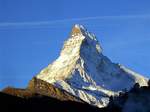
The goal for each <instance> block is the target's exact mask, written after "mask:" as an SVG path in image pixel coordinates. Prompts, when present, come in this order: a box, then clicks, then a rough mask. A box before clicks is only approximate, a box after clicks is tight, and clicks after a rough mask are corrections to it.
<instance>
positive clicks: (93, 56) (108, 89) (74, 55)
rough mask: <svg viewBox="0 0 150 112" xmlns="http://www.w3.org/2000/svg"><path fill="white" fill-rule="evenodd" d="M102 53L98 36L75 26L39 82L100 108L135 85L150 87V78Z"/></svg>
mask: <svg viewBox="0 0 150 112" xmlns="http://www.w3.org/2000/svg"><path fill="white" fill-rule="evenodd" d="M102 51H103V50H102V47H101V45H100V44H99V42H98V40H97V39H96V36H95V35H94V34H92V33H90V32H88V31H87V30H86V29H85V28H84V27H83V26H82V25H78V24H76V25H74V26H73V28H72V31H71V33H70V35H69V38H68V39H67V41H65V43H64V46H63V48H62V50H61V53H60V56H59V57H58V58H57V59H56V60H55V61H54V62H53V63H52V64H49V65H48V67H46V68H44V69H43V70H42V71H41V72H40V73H39V74H38V75H37V76H36V78H37V79H41V80H43V81H45V82H47V83H50V84H52V85H54V86H55V87H57V88H60V89H62V90H64V91H67V92H68V93H70V94H72V95H73V96H76V97H78V98H80V99H82V100H83V101H85V102H87V103H89V104H91V105H95V106H97V107H100V108H101V107H105V106H107V105H108V103H109V97H110V96H118V95H119V92H120V91H122V90H127V91H128V90H130V89H131V88H132V87H133V85H134V84H135V83H139V84H140V86H147V80H148V79H147V78H145V77H143V76H142V75H140V74H138V73H136V72H134V71H132V70H130V69H128V68H126V67H125V66H123V65H121V64H115V63H113V62H111V60H109V59H108V58H107V57H106V56H104V55H103V53H102Z"/></svg>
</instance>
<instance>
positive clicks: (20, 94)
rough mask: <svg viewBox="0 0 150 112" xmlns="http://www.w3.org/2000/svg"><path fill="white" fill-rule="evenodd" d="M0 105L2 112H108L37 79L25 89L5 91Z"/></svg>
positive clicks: (0, 98) (1, 94)
mask: <svg viewBox="0 0 150 112" xmlns="http://www.w3.org/2000/svg"><path fill="white" fill-rule="evenodd" d="M0 104H1V107H0V111H1V112H43V111H44V112H80V111H83V112H85V111H86V112H107V111H105V109H99V108H96V107H94V106H91V105H89V104H88V103H86V102H84V101H82V100H80V99H79V98H77V97H75V96H73V95H71V94H69V93H68V92H66V91H63V90H62V89H59V88H57V87H54V86H53V85H51V84H50V83H47V82H45V81H42V80H40V79H37V78H35V77H34V78H33V79H32V80H31V81H30V82H29V85H28V87H27V88H25V89H19V88H12V87H7V88H5V89H3V90H2V91H1V92H0Z"/></svg>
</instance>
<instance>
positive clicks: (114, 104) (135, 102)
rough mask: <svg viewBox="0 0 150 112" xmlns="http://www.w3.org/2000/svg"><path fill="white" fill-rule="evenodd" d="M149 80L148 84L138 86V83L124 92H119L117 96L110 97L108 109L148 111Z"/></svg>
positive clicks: (125, 111) (126, 111) (124, 111)
mask: <svg viewBox="0 0 150 112" xmlns="http://www.w3.org/2000/svg"><path fill="white" fill-rule="evenodd" d="M149 95H150V81H149V83H148V86H143V87H140V86H139V84H138V83H136V84H135V85H134V87H133V88H132V89H131V90H130V91H127V92H125V93H120V95H119V96H117V97H112V98H111V100H110V103H109V105H108V106H107V109H108V110H118V112H119V111H120V112H150V108H149V107H150V97H149Z"/></svg>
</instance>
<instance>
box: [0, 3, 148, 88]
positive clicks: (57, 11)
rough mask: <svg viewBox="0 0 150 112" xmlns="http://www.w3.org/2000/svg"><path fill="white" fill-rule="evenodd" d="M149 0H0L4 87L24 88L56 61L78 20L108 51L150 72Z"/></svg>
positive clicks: (0, 61)
mask: <svg viewBox="0 0 150 112" xmlns="http://www.w3.org/2000/svg"><path fill="white" fill-rule="evenodd" d="M149 6H150V1H149V0H0V88H4V87H6V86H8V85H9V86H14V87H25V86H26V85H27V83H28V81H29V80H30V79H31V78H32V77H33V76H35V75H36V74H37V73H39V72H40V70H41V69H42V68H44V67H46V66H47V65H48V64H49V63H51V62H52V61H53V60H55V59H56V58H57V57H58V55H59V51H60V50H61V47H62V45H63V41H64V40H66V38H67V37H68V35H69V32H70V31H71V27H72V26H73V24H75V23H79V24H82V25H84V26H85V27H86V28H87V29H88V30H89V31H91V32H93V33H94V34H95V35H96V36H97V38H98V40H99V41H100V43H101V46H102V47H103V50H104V52H103V53H104V55H106V56H108V57H109V58H110V59H111V60H112V61H113V62H116V63H121V64H123V65H125V66H127V67H129V68H131V69H133V70H134V71H137V72H138V73H141V74H143V75H145V76H146V77H150V74H149V68H150V59H149V57H150V53H149V51H150V7H149Z"/></svg>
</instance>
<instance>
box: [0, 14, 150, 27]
mask: <svg viewBox="0 0 150 112" xmlns="http://www.w3.org/2000/svg"><path fill="white" fill-rule="evenodd" d="M100 19H150V15H125V16H95V17H85V18H72V19H63V20H52V21H35V22H3V23H1V22H0V27H19V26H20V27H21V26H41V25H55V24H58V23H65V22H78V21H88V20H100Z"/></svg>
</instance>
